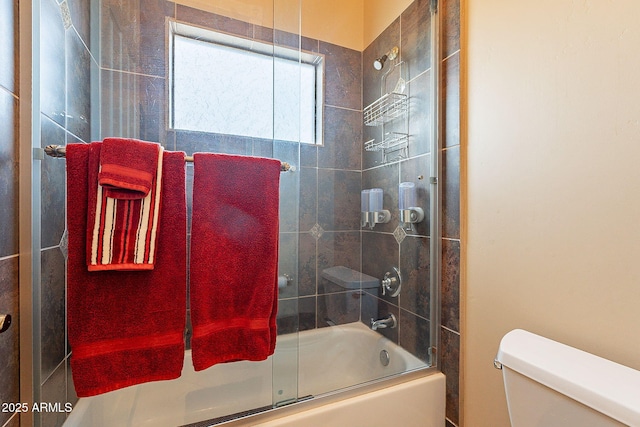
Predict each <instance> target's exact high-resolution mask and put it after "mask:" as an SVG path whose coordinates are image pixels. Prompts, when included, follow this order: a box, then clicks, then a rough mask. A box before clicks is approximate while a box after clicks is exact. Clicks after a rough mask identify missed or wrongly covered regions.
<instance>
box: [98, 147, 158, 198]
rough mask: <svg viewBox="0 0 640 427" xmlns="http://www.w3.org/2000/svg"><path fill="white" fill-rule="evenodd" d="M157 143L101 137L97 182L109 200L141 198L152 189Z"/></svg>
mask: <svg viewBox="0 0 640 427" xmlns="http://www.w3.org/2000/svg"><path fill="white" fill-rule="evenodd" d="M161 148H162V147H161V146H160V144H157V143H155V142H146V141H140V140H137V139H130V138H105V139H104V141H103V143H102V151H101V152H100V173H99V175H98V183H99V184H100V185H102V186H104V187H105V193H106V195H107V197H111V198H113V199H142V198H143V197H146V196H147V195H148V194H149V192H150V191H151V189H152V188H153V185H154V182H155V177H156V171H157V169H158V166H161V165H160V164H159V162H158V154H160V151H161Z"/></svg>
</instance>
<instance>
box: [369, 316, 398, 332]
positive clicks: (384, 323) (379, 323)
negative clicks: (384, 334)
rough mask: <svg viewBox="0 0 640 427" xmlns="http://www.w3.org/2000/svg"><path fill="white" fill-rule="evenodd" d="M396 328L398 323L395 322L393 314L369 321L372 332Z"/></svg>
mask: <svg viewBox="0 0 640 427" xmlns="http://www.w3.org/2000/svg"><path fill="white" fill-rule="evenodd" d="M396 326H398V321H397V320H396V316H394V315H393V313H390V314H389V315H388V316H387V317H385V318H384V319H378V320H374V319H373V318H372V319H371V329H372V330H374V331H377V330H378V329H384V328H395V327H396Z"/></svg>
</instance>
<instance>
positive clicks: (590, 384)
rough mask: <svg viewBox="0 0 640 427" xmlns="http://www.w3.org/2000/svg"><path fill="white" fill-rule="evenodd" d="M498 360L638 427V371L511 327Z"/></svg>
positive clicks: (639, 388) (504, 365) (639, 408)
mask: <svg viewBox="0 0 640 427" xmlns="http://www.w3.org/2000/svg"><path fill="white" fill-rule="evenodd" d="M496 360H497V361H498V362H500V363H501V364H502V366H503V367H507V368H509V369H512V370H514V371H516V372H519V373H520V374H522V375H525V376H527V377H529V378H531V379H532V380H534V381H537V382H539V383H541V384H544V385H546V386H547V387H549V388H551V389H553V390H556V391H557V392H559V393H562V394H564V395H566V396H568V397H571V398H572V399H574V400H576V401H578V402H581V403H582V404H584V405H586V406H588V407H591V408H593V409H595V410H597V411H599V412H601V413H603V414H605V415H608V416H609V417H611V418H613V419H615V420H617V421H620V422H621V423H624V424H627V425H633V426H636V425H637V426H640V371H636V370H635V369H631V368H629V367H627V366H624V365H620V364H618V363H615V362H612V361H610V360H607V359H603V358H601V357H598V356H595V355H593V354H590V353H587V352H585V351H582V350H578V349H576V348H573V347H570V346H568V345H565V344H562V343H559V342H556V341H553V340H550V339H548V338H545V337H541V336H539V335H536V334H533V333H531V332H527V331H524V330H522V329H515V330H513V331H511V332H509V333H507V334H506V335H505V336H504V337H503V338H502V341H501V342H500V348H499V350H498V355H497V356H496Z"/></svg>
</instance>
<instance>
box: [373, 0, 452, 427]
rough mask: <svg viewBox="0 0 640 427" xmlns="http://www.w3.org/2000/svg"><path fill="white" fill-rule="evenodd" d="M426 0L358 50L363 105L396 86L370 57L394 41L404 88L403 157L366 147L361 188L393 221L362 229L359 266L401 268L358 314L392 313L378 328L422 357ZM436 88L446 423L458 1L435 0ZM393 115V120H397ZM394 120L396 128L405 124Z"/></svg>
mask: <svg viewBox="0 0 640 427" xmlns="http://www.w3.org/2000/svg"><path fill="white" fill-rule="evenodd" d="M429 3H430V1H428V0H415V1H414V2H413V3H412V4H411V5H410V6H409V7H408V8H407V9H406V10H405V11H404V12H403V13H402V14H401V16H399V17H398V18H397V19H396V20H395V21H394V22H393V23H392V24H391V25H389V27H387V28H386V29H385V30H384V31H383V32H382V34H380V36H378V37H377V38H376V40H374V41H373V42H372V43H371V44H370V45H369V46H368V47H367V48H366V49H365V50H364V52H363V101H364V102H363V104H364V105H365V106H366V105H369V104H370V103H372V102H373V101H375V100H376V99H377V98H378V97H379V96H380V95H381V94H383V93H386V92H388V91H389V90H390V89H391V88H393V87H394V86H395V80H393V79H397V78H398V74H394V73H391V74H389V77H388V78H389V79H392V80H391V82H389V81H388V82H387V84H386V87H383V88H382V89H381V83H382V73H383V72H384V71H385V70H387V69H388V68H387V67H388V65H385V68H384V69H383V70H382V71H376V70H375V69H374V68H373V66H372V64H373V61H374V59H375V58H377V57H379V56H380V55H382V54H384V53H385V52H387V51H389V50H390V49H391V48H392V47H393V46H398V47H399V48H400V59H401V60H402V61H403V64H402V67H403V72H402V75H403V77H404V79H405V80H406V81H407V93H408V95H409V113H408V114H409V120H408V133H409V147H408V157H407V158H406V159H403V160H401V161H395V162H394V161H392V162H390V163H387V164H385V163H384V162H383V161H382V156H381V154H380V153H377V152H366V151H365V152H364V155H363V166H362V188H363V189H365V188H375V187H379V188H382V189H383V190H384V192H385V197H384V208H385V209H388V210H389V211H391V213H392V217H391V221H390V222H389V223H387V224H378V225H376V226H375V228H374V229H373V230H369V229H365V230H364V231H363V232H362V259H363V266H362V267H363V272H364V273H366V274H369V275H371V276H374V277H377V278H381V277H383V275H384V272H385V271H388V270H389V268H390V267H392V266H396V267H399V269H400V272H401V275H402V277H403V285H402V292H401V293H400V295H399V296H398V297H396V298H393V297H390V296H388V295H385V296H382V295H375V294H374V293H371V292H368V293H367V294H366V296H365V299H366V302H365V303H364V304H363V312H362V316H361V317H362V321H364V322H367V321H368V319H369V318H371V317H372V316H373V315H377V316H379V317H382V316H384V315H386V314H387V313H393V314H395V315H396V316H397V317H398V321H399V326H398V328H397V329H392V330H383V331H382V333H383V334H384V335H386V336H387V337H388V338H390V339H392V340H395V341H396V342H398V343H399V344H400V345H401V346H402V347H404V348H406V349H408V350H409V351H411V352H412V353H413V354H415V355H417V356H418V357H420V358H422V359H423V360H426V359H427V357H428V353H427V352H428V346H429V320H428V319H429V318H430V313H429V302H430V298H431V296H430V292H429V279H430V277H429V276H430V262H429V261H430V260H429V251H430V248H429V239H430V237H429V212H428V208H429V197H430V191H429V185H430V184H429V179H428V177H429V176H430V162H431V158H430V156H431V155H432V153H430V147H429V144H430V132H431V129H430V126H431V123H430V121H431V111H430V100H429V99H430V93H429V80H430V78H431V76H430V73H431V69H430V61H431V52H430V31H431V29H430V25H431V23H430V13H429ZM439 8H440V19H441V21H440V25H441V54H442V56H441V58H440V60H441V61H442V62H441V64H442V68H441V79H442V80H441V86H440V88H441V91H442V92H441V95H442V102H441V103H440V108H441V115H442V122H443V127H442V131H443V135H442V136H441V138H442V141H443V150H442V153H441V156H442V157H441V159H442V166H441V168H442V182H441V185H442V193H443V196H442V228H441V231H442V270H441V281H442V283H441V299H442V300H441V306H440V309H441V323H442V324H441V329H440V342H439V344H438V346H437V347H438V348H437V351H438V353H439V356H440V360H441V369H442V371H443V372H444V373H445V374H446V376H447V409H446V415H447V425H448V426H457V425H459V398H458V396H459V351H460V195H459V194H460V71H459V70H460V66H459V64H460V59H459V58H460V24H459V22H460V3H459V0H441V1H440V4H439ZM396 121H398V120H396ZM401 121H402V120H401V119H400V123H392V124H391V126H390V127H391V129H392V130H398V131H402V127H403V126H405V124H403V123H401ZM363 138H364V141H368V140H370V139H373V138H375V139H376V141H379V140H380V139H381V138H382V133H381V129H380V128H379V127H368V126H365V127H364V130H363ZM404 181H411V182H414V183H415V184H416V187H417V188H418V205H419V206H422V207H423V208H424V209H425V217H426V218H425V220H424V221H423V222H421V223H419V224H416V225H415V227H414V228H413V229H410V230H404V231H402V230H399V228H398V224H399V218H398V207H397V206H398V184H399V183H400V182H404Z"/></svg>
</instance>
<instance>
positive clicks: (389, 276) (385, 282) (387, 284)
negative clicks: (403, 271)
mask: <svg viewBox="0 0 640 427" xmlns="http://www.w3.org/2000/svg"><path fill="white" fill-rule="evenodd" d="M380 284H381V285H382V295H386V294H387V292H389V296H390V297H397V296H398V295H399V294H400V289H401V287H402V277H401V276H400V270H399V269H398V268H397V267H391V268H389V270H388V271H387V272H386V273H385V274H384V277H383V278H382V280H381V281H380Z"/></svg>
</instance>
